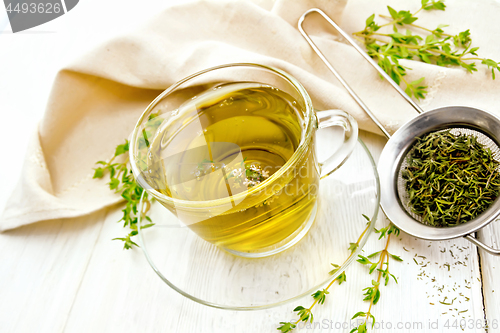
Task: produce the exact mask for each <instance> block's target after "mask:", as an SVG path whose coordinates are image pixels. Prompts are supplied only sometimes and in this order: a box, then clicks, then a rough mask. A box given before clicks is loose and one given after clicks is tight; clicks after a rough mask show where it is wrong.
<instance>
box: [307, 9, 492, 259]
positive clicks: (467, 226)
mask: <svg viewBox="0 0 500 333" xmlns="http://www.w3.org/2000/svg"><path fill="white" fill-rule="evenodd" d="M314 12H315V13H318V14H320V15H321V16H323V18H324V19H325V20H326V21H327V22H328V23H330V24H331V25H332V26H333V27H334V28H335V29H336V30H337V31H338V32H339V33H340V34H341V35H342V37H344V38H345V39H346V40H347V41H348V42H349V43H350V44H351V45H352V46H353V47H354V48H355V49H356V50H357V51H358V52H359V53H360V54H361V55H362V56H363V57H364V58H365V59H366V60H367V61H368V62H369V63H370V64H371V65H372V66H373V67H374V68H375V69H376V70H377V71H378V72H379V73H380V74H381V75H382V76H383V77H384V79H386V80H387V81H388V82H389V83H390V84H391V85H392V86H393V87H394V88H395V89H396V90H397V91H398V92H399V93H400V94H401V96H403V97H404V98H405V99H406V100H407V101H408V103H410V105H411V106H412V107H413V108H414V109H415V110H416V111H417V112H418V113H419V115H418V116H417V117H416V118H414V119H413V120H411V121H409V122H408V123H406V124H405V125H403V126H402V127H401V128H400V129H399V130H397V131H396V132H395V133H394V134H393V135H392V136H391V135H390V134H389V132H387V130H386V129H385V128H384V127H383V126H382V124H381V123H380V122H379V121H378V120H377V118H376V117H375V116H374V114H373V113H372V112H371V111H370V110H369V108H368V107H367V106H366V105H365V104H364V103H363V101H362V100H361V99H360V98H359V97H358V96H357V95H356V93H355V92H354V91H353V90H352V89H351V87H350V86H349V85H348V84H347V82H346V81H345V80H344V79H343V78H342V77H341V76H340V74H339V73H338V72H337V71H336V70H335V69H334V68H333V67H332V65H331V64H330V63H329V62H328V60H327V59H326V57H325V56H324V55H323V53H321V51H320V50H319V48H318V47H317V46H316V44H314V42H313V41H312V39H311V38H310V37H309V35H308V34H307V33H306V32H305V30H304V28H303V23H304V20H305V18H306V17H307V16H308V15H309V14H311V13H314ZM298 28H299V31H300V33H301V34H302V35H303V36H304V38H305V39H306V40H307V42H308V43H309V45H311V47H312V48H313V50H314V51H315V52H316V54H317V55H318V56H319V57H320V58H321V60H322V61H323V62H324V63H325V65H326V66H327V67H328V69H329V70H330V71H331V72H332V73H333V74H334V75H335V77H336V78H337V79H338V80H339V81H340V83H341V84H342V85H343V86H344V87H345V88H346V89H347V91H348V92H349V94H350V95H351V96H352V97H353V98H354V100H356V102H357V103H358V104H359V106H360V107H361V108H362V109H363V110H364V111H365V112H366V113H367V114H368V115H369V116H370V118H371V119H372V120H373V121H374V122H375V124H376V125H377V126H378V127H379V128H380V130H381V131H382V132H383V133H384V135H385V136H386V137H387V138H388V139H389V140H388V142H387V144H386V145H385V147H384V149H383V151H382V154H381V155H380V159H379V163H378V171H379V175H380V185H381V200H380V205H381V207H382V210H383V211H384V213H385V215H386V216H387V218H388V219H389V220H390V221H391V222H392V223H394V224H395V225H396V226H397V227H398V228H400V229H401V230H403V231H404V232H406V233H408V234H410V235H412V236H415V237H418V238H422V239H427V240H446V239H452V238H457V237H465V238H466V239H468V240H469V241H471V242H472V243H474V244H475V245H477V246H479V247H480V248H482V249H484V250H485V251H487V252H488V253H491V254H494V255H500V250H497V249H493V248H491V247H489V246H487V245H485V244H483V243H481V242H480V241H479V240H477V239H476V238H475V237H473V236H472V235H471V234H472V233H474V232H475V231H477V230H479V229H481V228H483V227H484V226H486V225H487V224H489V223H490V222H492V221H494V220H495V219H496V218H497V216H498V215H499V214H500V198H497V199H496V200H495V201H494V202H493V204H492V205H491V206H490V207H489V208H488V209H486V210H485V211H484V212H483V213H482V214H480V215H479V216H477V217H476V218H474V219H472V220H470V221H468V222H466V223H463V224H460V225H457V226H453V227H434V226H431V225H427V224H424V223H423V222H422V219H421V218H420V216H418V215H416V214H414V213H413V212H412V211H411V209H410V207H409V204H408V203H409V199H408V197H407V194H406V190H405V186H404V184H405V180H404V179H403V178H402V174H401V173H402V170H404V168H405V166H406V157H407V155H408V153H409V152H410V149H411V147H412V145H413V143H414V142H415V141H416V140H417V138H420V137H422V136H424V135H426V134H428V133H431V132H438V131H443V130H451V133H454V134H458V133H460V134H466V135H472V136H475V137H476V139H477V141H478V142H480V143H482V144H483V145H484V146H485V147H487V148H490V149H491V151H492V153H493V156H494V158H495V160H497V161H500V148H499V144H498V142H500V119H498V118H497V117H495V116H494V115H492V114H490V113H488V112H485V111H482V110H479V109H476V108H472V107H466V106H447V107H442V108H438V109H434V110H430V111H426V112H425V113H424V112H423V110H422V109H421V108H420V107H419V106H418V105H417V104H416V103H415V102H414V101H413V100H412V99H411V98H410V97H409V96H408V95H407V94H406V93H405V92H404V91H403V90H402V89H401V88H400V87H399V85H398V84H397V83H396V82H394V81H393V80H392V79H391V78H390V76H389V75H387V73H385V72H384V71H383V70H382V69H381V68H380V67H379V66H378V65H377V64H376V63H375V61H373V60H372V59H371V58H370V56H368V54H366V53H365V52H364V51H363V50H362V49H361V48H360V47H359V46H358V45H357V44H356V43H355V42H354V41H353V40H352V39H351V37H350V36H349V35H348V34H347V33H345V32H344V31H343V30H342V29H341V28H340V27H339V26H338V25H337V24H336V23H335V22H333V20H332V19H330V17H328V16H327V15H326V14H325V13H324V12H323V11H322V10H320V9H316V8H313V9H310V10H308V11H307V12H305V13H304V14H303V15H302V16H301V18H300V19H299V23H298Z"/></svg>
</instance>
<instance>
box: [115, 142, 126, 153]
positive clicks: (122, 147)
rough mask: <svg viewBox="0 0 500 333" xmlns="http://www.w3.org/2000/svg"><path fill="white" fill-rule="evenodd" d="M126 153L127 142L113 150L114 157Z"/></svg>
mask: <svg viewBox="0 0 500 333" xmlns="http://www.w3.org/2000/svg"><path fill="white" fill-rule="evenodd" d="M126 152H128V140H125V143H124V144H122V145H118V146H117V147H116V150H115V156H118V155H121V154H125V153H126Z"/></svg>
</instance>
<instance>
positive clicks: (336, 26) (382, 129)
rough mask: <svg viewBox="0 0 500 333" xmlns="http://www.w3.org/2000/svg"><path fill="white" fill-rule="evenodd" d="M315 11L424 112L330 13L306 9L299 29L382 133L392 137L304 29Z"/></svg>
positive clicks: (400, 92)
mask: <svg viewBox="0 0 500 333" xmlns="http://www.w3.org/2000/svg"><path fill="white" fill-rule="evenodd" d="M313 12H316V13H318V14H320V15H321V16H323V18H324V19H325V20H326V21H327V22H328V23H330V25H331V26H332V27H334V28H335V30H337V31H338V32H339V33H340V34H341V35H342V37H344V39H345V40H347V41H348V42H349V44H351V45H352V46H353V47H354V48H355V49H356V51H358V52H359V53H360V54H361V55H362V56H363V57H364V58H365V59H366V60H367V61H368V62H369V63H370V64H371V65H372V66H373V67H374V68H375V69H376V70H377V71H378V72H379V73H380V75H382V77H383V78H384V79H386V80H387V82H389V83H390V84H391V85H392V86H393V87H394V89H396V90H397V91H398V92H399V94H400V95H401V96H403V98H404V99H406V101H407V102H408V103H409V104H410V105H411V106H412V107H413V108H414V109H415V110H416V111H417V112H418V113H423V112H424V111H423V110H422V109H421V108H420V106H418V104H417V103H415V102H414V101H413V100H412V99H411V98H410V97H409V96H408V95H407V94H406V93H405V92H404V90H403V89H401V87H400V86H399V85H398V84H397V83H396V82H394V80H393V79H392V78H391V77H390V76H389V75H387V73H386V72H384V70H383V69H382V68H380V66H379V65H377V63H376V62H375V61H373V59H372V58H370V56H369V55H368V54H367V53H366V52H365V51H363V50H362V49H361V48H360V47H359V46H358V44H356V42H354V40H353V39H352V38H351V37H350V36H349V35H348V34H347V33H346V32H345V31H344V30H342V29H341V28H340V27H339V26H338V25H337V24H336V23H335V22H334V21H333V20H332V19H331V18H330V17H329V16H328V15H326V14H325V12H323V11H322V10H321V9H318V8H312V9H309V10H308V11H306V12H305V13H304V14H302V16H301V17H300V19H299V23H298V29H299V31H300V33H301V34H302V36H303V37H304V38H305V39H306V41H307V42H308V43H309V45H310V46H311V47H312V49H313V50H314V52H316V54H317V55H318V56H319V57H320V59H321V60H322V61H323V62H324V63H325V65H326V67H328V69H329V70H330V71H331V72H332V73H333V75H335V77H336V78H337V79H338V80H339V81H340V83H341V84H342V85H343V86H344V88H345V89H346V90H347V91H348V92H349V94H350V95H351V96H352V98H354V100H355V101H356V103H358V105H359V106H360V107H361V108H362V109H363V110H364V111H365V112H366V113H367V114H368V116H370V118H371V119H372V120H373V121H374V122H375V124H376V125H377V126H378V128H380V130H381V131H382V133H384V135H385V136H386V137H387V138H390V137H391V136H390V134H389V132H387V131H386V130H385V128H384V127H383V126H382V124H381V123H380V122H379V121H378V119H377V117H375V115H374V114H373V113H372V112H371V111H370V109H369V108H368V107H367V106H366V105H365V103H363V101H362V100H361V99H360V98H359V96H358V95H357V94H356V93H355V92H354V90H352V88H351V87H350V86H349V85H348V84H347V82H346V81H345V80H344V79H343V78H342V76H341V75H340V74H339V73H338V72H337V71H336V70H335V69H334V68H333V66H332V65H331V64H330V62H329V61H328V59H326V57H325V56H324V55H323V53H322V52H321V50H320V49H319V48H318V46H316V44H314V42H313V40H312V39H311V37H309V35H308V34H307V32H306V31H305V30H304V27H303V23H304V20H305V18H306V17H307V16H308V15H309V14H311V13H313Z"/></svg>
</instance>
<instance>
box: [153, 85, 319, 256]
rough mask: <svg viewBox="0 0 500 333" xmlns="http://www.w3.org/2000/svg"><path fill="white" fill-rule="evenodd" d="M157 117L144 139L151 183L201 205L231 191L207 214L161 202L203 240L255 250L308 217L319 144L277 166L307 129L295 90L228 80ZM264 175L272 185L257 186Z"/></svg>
mask: <svg viewBox="0 0 500 333" xmlns="http://www.w3.org/2000/svg"><path fill="white" fill-rule="evenodd" d="M156 121H157V122H159V121H162V122H161V124H160V125H159V126H158V128H157V129H156V133H154V134H149V135H148V137H150V139H149V140H146V141H147V142H146V145H147V146H148V154H147V158H145V164H146V165H145V166H144V170H145V172H144V174H145V180H146V182H147V183H148V185H149V186H151V187H152V188H154V189H156V190H157V191H159V192H161V193H163V194H164V195H166V196H168V197H171V198H173V199H175V200H183V201H186V202H191V203H193V202H200V205H203V204H204V202H206V201H211V202H213V200H220V199H224V198H228V197H229V198H231V200H230V204H226V205H222V206H220V207H218V208H214V209H212V210H211V211H209V213H207V212H206V210H200V211H202V212H199V211H197V210H196V209H186V208H185V207H180V206H181V205H179V206H177V207H175V206H174V205H172V204H171V203H164V202H161V201H160V202H161V203H162V204H163V205H164V206H165V207H167V208H168V209H169V210H171V211H172V212H174V213H175V214H177V216H178V218H179V219H180V220H181V221H182V222H183V223H184V224H186V225H187V226H188V227H189V228H190V229H192V230H193V231H194V232H195V233H197V234H198V235H199V236H200V237H202V238H203V239H205V240H207V241H209V242H211V243H214V244H216V245H219V246H222V247H223V248H226V249H228V250H232V251H237V252H252V251H256V250H259V249H264V248H268V247H270V246H273V245H274V244H278V243H280V242H283V241H287V240H288V239H290V237H294V235H296V234H297V233H298V232H299V231H300V230H301V229H302V228H301V227H303V226H304V224H305V222H306V221H308V218H309V216H310V215H311V212H312V210H313V208H314V207H315V203H316V195H317V186H318V183H319V170H317V165H318V163H317V161H316V156H315V153H314V144H309V145H308V146H307V147H308V148H307V149H306V150H305V151H304V152H302V153H301V154H300V156H299V160H298V162H297V163H296V166H295V167H294V168H291V169H290V170H288V171H286V172H280V169H281V167H282V166H283V165H285V163H286V162H287V161H288V160H289V159H290V158H291V156H292V155H293V154H294V152H295V151H296V149H297V148H298V147H299V144H300V142H301V139H302V137H303V135H304V132H305V128H304V123H305V120H304V112H303V110H301V109H300V108H299V107H298V103H297V101H295V100H294V99H293V98H292V97H291V96H290V95H288V94H286V93H285V92H283V91H281V90H279V89H277V88H274V87H271V86H269V85H263V84H259V83H254V82H252V83H250V82H238V83H228V84H223V85H219V86H217V87H215V88H210V89H209V90H208V91H205V92H202V93H200V94H198V95H197V97H196V98H193V99H191V100H189V101H187V102H185V103H184V104H182V105H181V106H180V107H179V108H177V109H176V110H175V111H173V112H172V113H171V114H170V116H169V117H167V118H164V119H163V120H158V119H157V120H156ZM145 137H146V135H145ZM311 140H314V136H313V138H311ZM282 170H283V169H282ZM276 173H278V174H277V175H276V176H275V177H273V175H275V174H276ZM263 182H267V183H266V184H268V186H261V188H263V189H262V190H258V189H259V187H258V185H259V184H261V183H263ZM226 201H227V200H226Z"/></svg>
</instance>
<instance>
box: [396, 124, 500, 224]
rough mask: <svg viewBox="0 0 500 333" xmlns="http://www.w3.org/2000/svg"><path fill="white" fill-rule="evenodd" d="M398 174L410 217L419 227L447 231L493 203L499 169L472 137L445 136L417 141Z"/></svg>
mask: <svg viewBox="0 0 500 333" xmlns="http://www.w3.org/2000/svg"><path fill="white" fill-rule="evenodd" d="M407 163H408V166H407V167H406V168H405V169H404V170H403V171H402V177H403V179H405V180H406V185H405V187H406V190H407V192H408V196H409V204H408V205H409V207H410V209H411V211H412V212H413V213H415V214H417V215H419V216H420V217H421V218H422V222H423V223H427V224H430V225H432V226H436V227H450V226H455V225H459V224H461V223H465V222H468V221H470V220H472V219H473V218H475V217H476V216H478V215H479V214H481V213H482V212H484V211H485V210H486V209H487V208H488V207H489V206H490V205H491V204H492V203H493V201H494V200H495V199H496V198H497V197H498V195H499V190H500V188H499V186H500V174H499V167H500V163H499V162H498V161H496V160H495V158H494V157H493V155H492V152H491V150H490V149H489V148H485V147H484V146H483V145H482V144H481V143H479V142H478V141H477V139H476V137H475V136H473V135H466V134H457V135H455V134H453V133H451V132H450V131H449V130H447V131H441V132H433V133H430V134H427V135H425V136H424V137H422V138H419V139H418V140H417V142H416V143H415V144H414V146H413V148H412V149H411V151H410V153H409V154H408V158H407Z"/></svg>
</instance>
